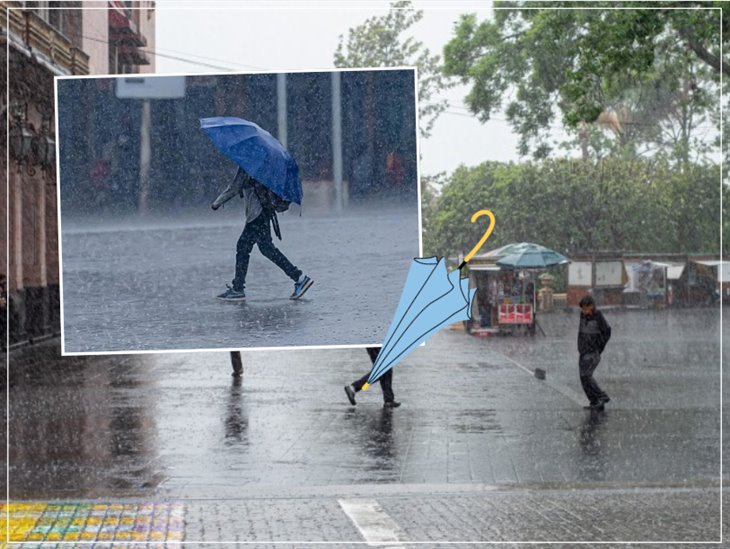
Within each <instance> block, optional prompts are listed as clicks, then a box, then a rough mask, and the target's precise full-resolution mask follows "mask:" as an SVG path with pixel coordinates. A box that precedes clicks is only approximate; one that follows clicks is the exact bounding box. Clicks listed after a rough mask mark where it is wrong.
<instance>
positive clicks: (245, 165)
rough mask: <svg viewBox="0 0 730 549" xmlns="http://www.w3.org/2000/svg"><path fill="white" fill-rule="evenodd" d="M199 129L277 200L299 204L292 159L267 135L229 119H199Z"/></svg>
mask: <svg viewBox="0 0 730 549" xmlns="http://www.w3.org/2000/svg"><path fill="white" fill-rule="evenodd" d="M200 128H201V129H202V130H203V131H204V132H205V133H206V135H207V136H208V137H209V138H210V140H211V141H212V142H213V144H214V145H215V146H216V148H217V149H218V150H219V151H220V152H221V153H223V154H224V155H226V156H227V157H228V158H230V159H231V160H233V161H234V162H235V163H236V164H238V165H239V166H240V167H241V168H242V169H243V170H244V171H245V172H246V173H247V174H248V175H250V176H251V177H253V178H254V179H256V180H257V181H259V182H260V183H262V184H263V185H265V186H266V187H267V188H268V189H269V190H271V191H272V192H274V193H276V194H277V195H278V196H279V197H281V198H283V199H284V200H289V201H290V202H295V203H296V204H299V205H301V204H302V182H301V180H300V179H299V168H298V167H297V163H296V162H295V161H294V158H292V156H291V155H290V154H289V152H288V151H287V150H286V149H285V148H284V145H282V144H281V143H280V142H279V141H277V140H276V138H274V137H273V136H272V135H271V134H270V133H269V132H267V131H266V130H264V129H263V128H261V127H260V126H258V125H257V124H254V123H253V122H249V121H248V120H243V119H242V118H235V117H232V116H215V117H212V118H201V119H200Z"/></svg>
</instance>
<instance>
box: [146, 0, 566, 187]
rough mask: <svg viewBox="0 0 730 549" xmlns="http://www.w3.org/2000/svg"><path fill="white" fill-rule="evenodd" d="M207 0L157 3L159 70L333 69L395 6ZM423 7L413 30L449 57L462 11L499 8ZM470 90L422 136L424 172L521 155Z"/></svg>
mask: <svg viewBox="0 0 730 549" xmlns="http://www.w3.org/2000/svg"><path fill="white" fill-rule="evenodd" d="M200 5H201V4H200V2H196V3H184V2H180V1H179V0H176V1H164V0H163V1H159V2H158V3H157V6H158V12H157V29H156V32H157V37H156V41H157V46H156V50H157V58H156V63H157V72H158V73H187V74H192V73H205V72H208V73H210V72H220V69H221V68H229V69H231V70H235V71H240V72H246V71H257V70H292V69H323V68H324V69H326V68H333V67H334V52H335V50H336V48H337V44H338V39H339V36H340V35H346V34H347V31H348V30H349V29H350V28H351V27H354V26H357V25H360V24H362V23H363V22H364V21H365V20H366V19H368V18H369V17H372V16H374V15H384V14H385V13H387V11H388V6H389V2H351V3H350V2H348V3H345V4H344V5H343V3H342V2H246V3H242V2H237V1H232V2H206V3H205V6H206V7H205V9H201V8H200ZM415 6H416V8H418V9H423V10H424V14H423V19H422V20H421V21H420V22H418V23H417V24H416V25H414V27H412V28H411V29H410V30H412V31H413V33H412V36H413V37H414V38H415V39H416V40H419V41H422V42H423V43H424V45H425V46H426V47H427V48H429V49H430V50H431V53H432V54H433V53H438V54H439V55H441V56H442V57H443V47H444V45H445V44H446V43H447V42H448V41H449V40H450V39H451V36H452V32H453V27H454V24H455V22H456V21H457V20H458V19H459V16H460V15H461V14H464V13H476V14H478V17H479V19H480V20H481V19H484V18H486V17H489V16H490V15H491V13H492V10H491V6H492V2H456V1H455V2H448V3H446V2H430V3H429V2H415ZM406 36H408V35H406ZM173 57H175V58H185V59H187V60H188V61H182V60H180V59H173ZM196 63H197V64H196ZM205 65H213V66H215V67H216V68H213V67H209V66H205ZM467 91H468V88H467V87H466V86H461V85H459V86H456V87H454V88H451V89H449V90H448V91H447V92H446V93H445V94H444V96H443V97H446V98H447V99H449V102H450V106H449V108H448V110H447V111H446V112H444V113H443V114H442V115H441V116H440V117H439V119H438V120H437V121H436V124H435V126H434V128H433V132H432V135H431V137H429V138H428V139H421V142H420V147H421V156H422V159H421V173H422V174H424V175H429V174H435V173H438V172H441V171H447V172H451V171H453V170H454V169H455V168H457V167H458V166H459V165H460V164H466V165H468V166H473V165H476V164H480V163H482V162H484V161H486V160H499V161H510V160H518V159H519V156H518V155H517V152H516V144H517V136H515V135H514V134H513V133H512V131H511V129H510V127H509V125H508V124H507V122H506V121H505V120H504V116H503V115H502V116H498V117H495V118H494V119H492V120H490V121H489V122H488V123H487V124H481V123H480V122H479V121H478V120H477V119H476V118H475V117H474V116H473V115H471V114H469V113H468V112H467V110H466V108H465V106H464V96H465V95H466V93H467ZM555 131H556V132H559V131H560V130H558V129H556V130H555Z"/></svg>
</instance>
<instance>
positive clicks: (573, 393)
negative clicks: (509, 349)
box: [499, 353, 587, 406]
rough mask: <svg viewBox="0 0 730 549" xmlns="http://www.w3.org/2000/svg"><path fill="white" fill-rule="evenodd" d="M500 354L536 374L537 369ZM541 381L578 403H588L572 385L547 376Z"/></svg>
mask: <svg viewBox="0 0 730 549" xmlns="http://www.w3.org/2000/svg"><path fill="white" fill-rule="evenodd" d="M499 354H500V355H502V356H503V357H504V358H506V359H507V360H509V361H510V362H511V363H512V364H514V365H515V366H517V367H518V368H522V369H523V370H524V371H525V372H527V373H528V374H530V375H531V376H534V375H535V371H534V370H530V369H529V368H527V367H526V366H523V365H522V364H520V363H519V362H517V361H516V360H515V359H513V358H510V357H508V356H507V355H505V354H504V353H499ZM541 381H542V383H545V384H546V385H547V386H548V387H551V388H552V389H555V390H556V391H557V392H559V393H560V394H562V395H563V396H564V397H566V398H568V399H570V400H572V401H573V402H575V403H576V404H580V405H581V406H583V405H584V404H586V403H587V400H586V398H585V397H584V396H583V395H581V394H579V393H578V392H577V391H574V390H573V389H571V388H570V387H567V386H565V385H561V384H560V383H553V382H552V381H550V380H549V379H548V378H545V379H544V380H541Z"/></svg>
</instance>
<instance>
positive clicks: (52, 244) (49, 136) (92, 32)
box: [0, 0, 155, 347]
mask: <svg viewBox="0 0 730 549" xmlns="http://www.w3.org/2000/svg"><path fill="white" fill-rule="evenodd" d="M154 22H155V4H154V2H140V3H133V2H120V1H117V0H111V1H109V2H78V1H77V2H71V1H66V2H63V1H55V2H54V1H47V2H19V1H16V2H9V1H2V2H0V31H1V33H2V41H3V43H2V55H3V56H5V55H6V52H9V59H7V60H6V59H3V60H2V63H0V71H1V72H2V73H3V74H2V78H3V80H4V79H5V77H6V76H8V77H9V78H8V81H9V95H8V96H7V97H3V100H2V114H3V120H2V121H1V122H2V124H3V125H5V124H6V123H7V122H8V121H9V127H10V132H9V134H8V135H6V134H5V132H2V138H1V139H2V146H3V147H5V146H7V145H9V153H10V154H9V157H10V163H9V165H6V159H5V156H4V155H2V160H0V164H2V167H3V169H4V172H3V173H6V174H7V179H6V178H3V180H2V192H3V196H6V193H7V196H8V198H9V200H8V203H7V205H6V203H5V200H2V201H0V203H1V204H2V206H1V208H2V209H0V217H1V218H2V221H3V222H4V223H7V224H8V225H7V226H8V232H9V237H10V238H9V241H7V242H4V244H5V246H3V248H4V249H3V251H6V250H7V251H8V253H7V255H6V253H2V254H0V275H2V277H1V278H0V280H2V281H3V282H4V283H5V285H6V286H5V287H4V288H3V293H4V294H5V293H7V300H6V302H7V307H8V312H9V314H8V318H9V334H10V345H11V347H12V346H13V345H16V344H22V343H24V342H33V341H34V340H37V339H40V338H43V337H47V336H53V335H56V334H58V333H59V332H60V304H59V265H58V220H57V190H58V186H57V181H56V158H55V153H56V143H55V140H56V135H55V114H54V110H55V105H54V80H53V79H54V76H68V75H85V74H94V73H100V74H105V73H106V74H111V73H139V72H150V71H153V70H154V62H153V55H152V53H153V51H154ZM6 61H7V66H8V67H9V74H8V75H6V74H4V72H5V70H6ZM3 95H5V92H4V91H3ZM8 119H9V120H8ZM8 140H9V142H8ZM6 185H9V187H7V186H6ZM4 237H5V234H4V233H3V240H5V238H4ZM6 258H8V260H6ZM2 316H3V318H4V317H5V314H4V311H3V315H2ZM3 342H4V339H3Z"/></svg>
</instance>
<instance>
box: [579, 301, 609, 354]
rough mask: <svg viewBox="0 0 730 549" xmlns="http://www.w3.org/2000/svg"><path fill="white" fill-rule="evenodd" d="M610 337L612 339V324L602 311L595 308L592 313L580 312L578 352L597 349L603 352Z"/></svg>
mask: <svg viewBox="0 0 730 549" xmlns="http://www.w3.org/2000/svg"><path fill="white" fill-rule="evenodd" d="M609 339H611V326H609V325H608V322H606V319H605V318H604V316H603V313H601V311H598V310H595V309H594V310H593V312H592V313H591V314H588V315H584V314H583V313H581V314H580V325H579V327H578V352H579V353H580V354H581V355H587V354H589V353H594V352H596V351H597V352H599V353H602V352H603V350H604V349H605V348H606V343H608V340H609Z"/></svg>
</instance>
